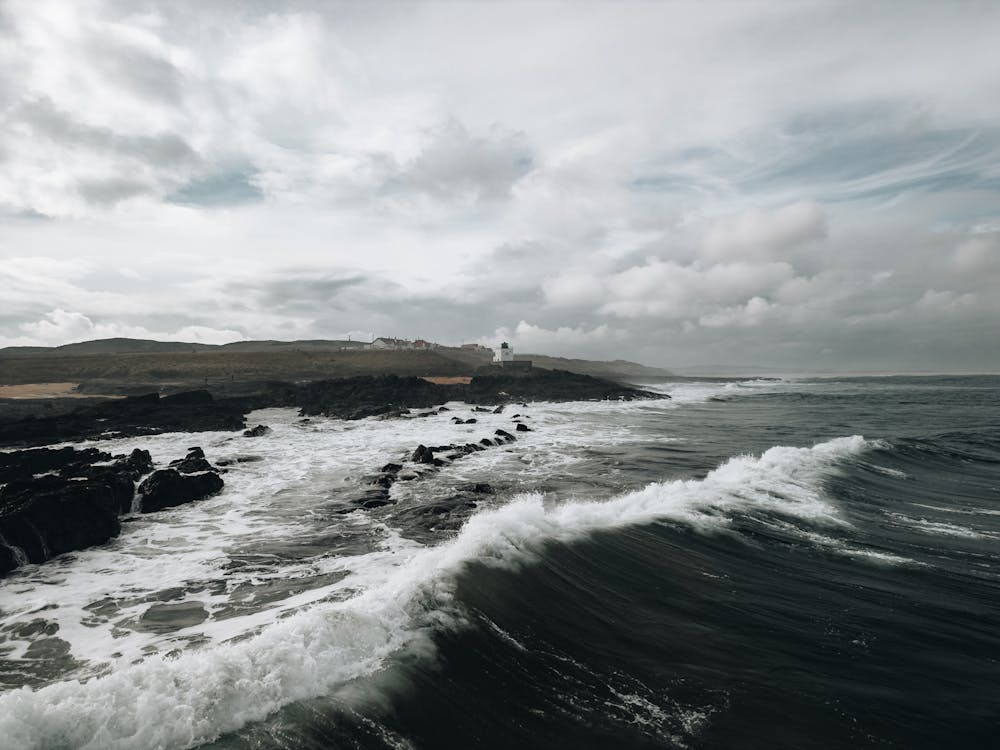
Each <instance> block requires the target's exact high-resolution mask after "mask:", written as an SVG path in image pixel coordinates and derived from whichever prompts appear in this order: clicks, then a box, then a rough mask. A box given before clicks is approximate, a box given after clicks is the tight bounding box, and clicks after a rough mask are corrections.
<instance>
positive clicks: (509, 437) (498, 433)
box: [493, 430, 517, 443]
mask: <svg viewBox="0 0 1000 750" xmlns="http://www.w3.org/2000/svg"><path fill="white" fill-rule="evenodd" d="M493 434H494V435H496V436H497V437H499V438H503V439H504V441H505V442H507V443H511V442H513V441H515V440H517V438H515V437H514V436H513V435H511V434H510V433H509V432H507V430H497V431H496V432H494V433H493Z"/></svg>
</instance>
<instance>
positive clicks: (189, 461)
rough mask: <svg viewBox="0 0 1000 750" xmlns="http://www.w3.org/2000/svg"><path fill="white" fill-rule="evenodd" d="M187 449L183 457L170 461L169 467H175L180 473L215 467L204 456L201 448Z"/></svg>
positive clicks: (191, 472) (193, 472) (213, 469)
mask: <svg viewBox="0 0 1000 750" xmlns="http://www.w3.org/2000/svg"><path fill="white" fill-rule="evenodd" d="M188 451H189V452H188V454H187V455H186V456H185V457H184V458H178V459H176V460H174V461H171V462H170V468H172V469H175V470H176V471H177V472H178V473H180V474H197V473H198V472H202V471H215V467H214V466H212V464H210V463H209V462H208V460H207V459H206V458H205V452H204V451H203V450H202V449H201V448H189V449H188Z"/></svg>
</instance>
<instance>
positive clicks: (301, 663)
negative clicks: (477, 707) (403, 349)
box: [0, 427, 869, 750]
mask: <svg viewBox="0 0 1000 750" xmlns="http://www.w3.org/2000/svg"><path fill="white" fill-rule="evenodd" d="M360 429H364V428H363V427H361V428H360ZM188 442H190V441H189V440H188ZM868 445H869V443H867V442H866V441H865V440H864V439H863V438H861V437H858V436H854V437H849V438H839V439H836V440H832V441H829V442H827V443H821V444H819V445H817V446H815V447H813V448H784V447H779V448H772V449H770V450H768V451H767V452H765V453H764V454H763V455H762V456H760V457H759V458H754V457H750V456H743V457H738V458H734V459H732V460H730V461H728V462H727V463H725V464H723V465H722V466H720V467H719V468H718V469H716V470H715V471H713V472H711V473H709V474H708V475H707V476H706V477H705V479H704V480H702V481H695V480H688V481H673V482H665V483H657V484H651V485H649V486H648V487H646V488H644V489H642V490H640V491H638V492H632V493H628V494H625V495H622V496H620V497H615V498H612V499H610V500H606V501H603V502H589V503H588V502H567V503H563V504H558V505H550V504H547V503H546V502H545V499H544V498H543V497H542V496H540V495H537V494H535V495H525V496H521V497H518V498H516V499H515V500H513V501H512V502H511V503H509V504H508V505H505V506H503V507H500V508H498V509H496V510H491V511H487V512H481V513H479V514H477V515H475V516H473V517H472V518H471V519H470V521H469V522H468V523H467V524H466V525H465V526H464V527H463V529H462V530H461V532H460V533H459V534H458V535H457V536H456V537H455V538H454V539H453V540H452V541H450V542H447V543H445V544H441V545H438V546H435V547H424V546H421V545H418V544H415V543H412V542H406V541H404V540H402V539H399V538H398V537H396V536H393V535H390V536H388V537H387V538H386V540H385V542H384V544H383V546H382V549H380V550H377V551H375V552H372V553H371V554H369V555H363V556H359V557H358V558H351V559H350V560H351V563H350V565H351V567H350V570H351V572H350V573H349V575H348V576H347V577H346V578H345V579H344V580H343V581H342V582H341V584H342V585H343V586H344V587H348V588H350V589H351V590H355V591H358V592H359V593H358V594H357V595H356V596H354V597H352V598H351V599H348V600H346V601H337V602H326V601H323V602H318V603H315V604H313V605H312V606H311V608H310V609H308V610H306V611H300V612H298V613H296V614H292V615H291V616H288V617H285V618H283V619H280V620H277V621H274V620H273V619H269V618H267V617H266V616H264V615H262V616H261V619H260V621H259V622H256V623H255V627H256V628H258V629H260V632H259V634H257V635H254V636H252V637H249V638H245V639H242V640H238V641H236V642H222V643H218V642H216V643H214V644H213V645H210V646H208V647H205V648H201V649H198V650H191V651H187V652H184V653H182V654H181V655H180V656H178V657H176V658H171V657H169V656H165V655H162V654H157V655H154V656H151V657H149V658H148V659H146V660H145V661H143V662H141V663H139V664H134V665H130V666H124V667H122V668H121V669H117V670H116V671H114V672H112V673H110V674H107V675H104V676H101V677H97V678H94V679H91V680H89V681H87V682H83V683H81V682H74V681H70V682H61V683H56V684H53V685H49V686H46V687H44V688H41V689H39V690H34V691H33V690H30V689H27V688H22V689H19V690H15V691H12V692H9V693H6V694H3V695H0V748H2V749H3V750H7V749H10V750H15V748H16V749H17V750H29V749H31V748H88V749H89V750H97V749H98V748H101V749H102V750H117V749H122V750H123V749H125V748H129V749H130V750H137V749H139V748H154V747H155V748H182V747H190V746H193V745H196V744H199V743H202V742H205V741H208V740H210V739H212V738H214V737H216V736H218V735H220V734H223V733H226V732H230V731H233V730H235V729H237V728H239V727H241V726H243V725H245V724H246V723H248V722H252V721H256V720H260V719H263V718H264V717H266V716H267V715H269V714H270V713H272V712H274V711H275V710H277V709H278V708H280V707H281V706H282V705H285V704H288V703H290V702H293V701H296V700H301V699H305V698H308V697H312V696H318V695H322V694H325V693H328V692H330V691H331V690H332V689H333V688H335V687H336V686H337V685H339V684H342V683H344V682H345V681H347V680H351V679H353V678H356V677H358V676H362V675H366V674H370V673H372V672H373V671H375V670H378V669H379V668H380V667H381V666H382V665H383V664H384V663H385V659H386V658H387V657H388V656H389V655H391V654H392V653H394V652H395V651H397V650H398V649H400V648H402V647H403V646H405V645H407V644H413V643H414V641H415V640H419V639H421V638H422V636H423V635H424V634H425V633H426V632H427V629H428V628H430V627H435V626H441V625H450V624H452V623H453V622H454V619H453V618H454V615H455V610H454V607H453V604H454V602H453V598H454V590H455V582H456V577H457V575H458V574H459V573H460V572H461V571H462V570H463V569H464V568H465V567H466V566H467V565H469V564H471V563H485V564H491V565H500V566H509V567H519V566H522V565H525V564H527V563H529V562H530V561H531V560H533V559H534V558H535V557H536V555H537V554H538V553H539V551H540V550H541V548H542V546H543V545H545V544H547V543H551V542H553V541H571V540H574V539H578V538H581V537H583V536H586V535H588V534H590V533H592V532H594V531H600V530H605V529H611V528H616V527H621V526H625V525H632V524H641V523H648V522H652V521H668V522H676V523H682V524H686V525H690V526H692V527H694V528H696V529H702V530H710V529H713V528H719V527H721V526H725V525H726V523H727V522H728V519H729V515H730V514H731V512H733V511H737V510H747V509H749V510H753V509H757V508H763V509H765V510H767V511H769V512H771V513H780V514H782V515H784V516H787V517H791V518H799V519H808V520H809V521H810V522H813V523H817V522H818V523H837V524H842V523H843V521H842V520H840V519H839V518H838V516H837V510H836V508H835V507H834V506H833V505H832V504H830V503H829V502H828V501H827V500H826V499H825V498H823V496H822V493H821V490H820V482H821V480H822V478H823V477H824V476H826V475H827V474H828V473H829V472H830V471H831V470H833V468H834V467H835V466H836V464H837V462H838V461H840V460H841V459H843V458H845V457H847V456H851V455H854V454H857V453H858V452H860V451H863V450H865V449H866V448H867V447H868Z"/></svg>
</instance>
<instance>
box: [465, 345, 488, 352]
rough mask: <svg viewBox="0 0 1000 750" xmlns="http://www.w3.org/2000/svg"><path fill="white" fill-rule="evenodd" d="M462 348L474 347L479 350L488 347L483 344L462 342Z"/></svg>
mask: <svg viewBox="0 0 1000 750" xmlns="http://www.w3.org/2000/svg"><path fill="white" fill-rule="evenodd" d="M461 348H462V349H472V350H473V351H479V350H480V349H485V348H486V347H485V346H483V345H482V344H462V347H461Z"/></svg>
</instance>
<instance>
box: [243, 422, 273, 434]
mask: <svg viewBox="0 0 1000 750" xmlns="http://www.w3.org/2000/svg"><path fill="white" fill-rule="evenodd" d="M270 431H271V428H270V427H268V426H267V425H263V424H259V425H257V426H256V427H252V428H250V429H249V430H244V431H243V437H261V436H262V435H266V434H267V433H269V432H270Z"/></svg>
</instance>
